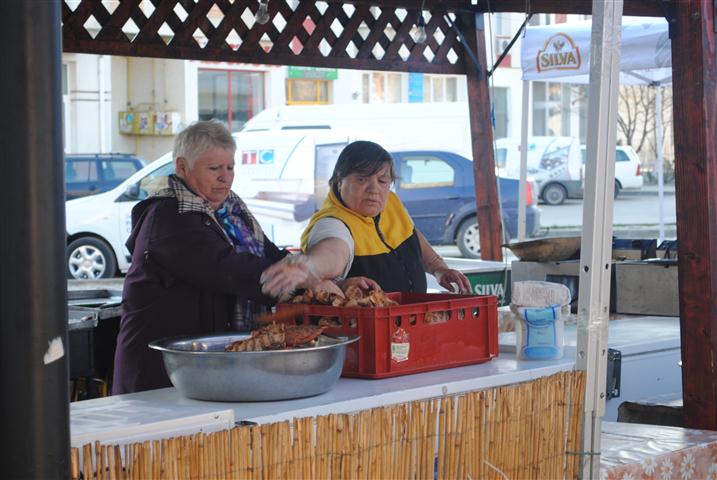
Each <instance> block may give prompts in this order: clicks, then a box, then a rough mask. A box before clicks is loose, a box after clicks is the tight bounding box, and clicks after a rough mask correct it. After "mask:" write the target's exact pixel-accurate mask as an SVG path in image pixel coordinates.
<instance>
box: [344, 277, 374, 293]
mask: <svg viewBox="0 0 717 480" xmlns="http://www.w3.org/2000/svg"><path fill="white" fill-rule="evenodd" d="M351 285H355V286H357V287H358V288H360V289H361V290H362V291H364V292H369V291H375V292H380V291H382V288H381V285H379V284H378V283H376V282H375V281H374V280H371V279H370V278H368V277H349V278H346V279H344V280H341V281H340V282H339V287H341V290H343V291H344V292H345V291H346V289H347V288H349V287H350V286H351Z"/></svg>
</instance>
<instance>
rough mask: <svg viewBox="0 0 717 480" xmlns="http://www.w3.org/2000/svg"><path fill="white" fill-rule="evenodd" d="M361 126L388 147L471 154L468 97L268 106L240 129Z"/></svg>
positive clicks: (245, 130)
mask: <svg viewBox="0 0 717 480" xmlns="http://www.w3.org/2000/svg"><path fill="white" fill-rule="evenodd" d="M297 129H358V130H361V131H366V132H374V133H376V134H379V135H381V136H383V137H384V142H383V143H382V144H381V145H382V146H383V147H384V148H386V149H388V150H447V151H452V152H457V153H461V154H463V155H464V156H467V157H468V158H472V155H470V152H471V136H470V123H469V119H468V104H467V103H466V102H428V103H423V102H419V103H383V104H375V103H369V104H350V105H342V104H334V105H289V106H280V107H274V108H267V109H266V110H263V111H261V112H259V113H258V114H256V115H255V116H253V117H252V118H251V119H249V121H247V122H246V124H245V125H244V127H243V128H242V132H257V131H264V130H274V131H276V130H297Z"/></svg>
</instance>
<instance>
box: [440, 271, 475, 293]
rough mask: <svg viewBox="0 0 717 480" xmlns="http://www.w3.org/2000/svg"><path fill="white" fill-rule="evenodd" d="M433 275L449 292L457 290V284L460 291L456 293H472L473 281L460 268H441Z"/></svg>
mask: <svg viewBox="0 0 717 480" xmlns="http://www.w3.org/2000/svg"><path fill="white" fill-rule="evenodd" d="M433 276H434V277H436V280H438V283H439V284H440V285H441V286H442V287H443V288H445V289H446V290H448V291H449V292H455V290H456V289H455V287H454V285H455V286H457V287H458V291H457V292H455V293H462V294H464V295H470V293H471V282H470V281H469V280H468V278H467V277H466V276H465V275H463V274H462V273H461V272H459V271H458V270H451V269H450V268H445V269H439V270H436V271H435V272H434V273H433Z"/></svg>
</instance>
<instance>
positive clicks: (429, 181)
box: [391, 150, 540, 258]
mask: <svg viewBox="0 0 717 480" xmlns="http://www.w3.org/2000/svg"><path fill="white" fill-rule="evenodd" d="M391 155H392V156H393V158H394V162H395V164H396V170H397V174H398V176H399V179H398V181H397V182H396V194H397V195H398V196H399V197H400V198H401V200H402V201H403V203H404V205H405V206H406V208H407V209H408V212H409V213H410V214H411V217H412V218H413V221H414V223H415V225H416V227H418V229H419V230H420V231H421V232H423V234H424V235H425V236H426V238H427V239H428V241H429V242H430V243H431V244H433V245H452V244H454V243H455V244H457V245H458V248H459V249H460V251H461V253H462V254H463V256H465V257H469V258H478V257H479V256H480V255H479V250H480V242H479V236H478V223H477V220H476V202H475V184H474V181H473V162H471V161H470V160H468V159H467V158H465V157H462V156H460V155H458V154H455V153H451V152H444V151H424V150H421V151H397V152H391ZM498 185H499V187H500V198H501V203H502V215H503V224H504V226H505V230H506V236H507V237H509V238H514V237H517V235H518V188H519V181H518V180H517V179H513V178H504V177H499V178H498ZM527 190H528V191H527V192H526V193H527V194H526V199H527V208H526V223H527V225H526V235H527V236H529V237H533V236H535V235H537V233H538V231H539V230H540V209H538V207H537V205H536V204H537V201H536V198H535V195H534V193H533V192H534V191H535V190H534V188H533V185H532V182H529V183H528V184H527Z"/></svg>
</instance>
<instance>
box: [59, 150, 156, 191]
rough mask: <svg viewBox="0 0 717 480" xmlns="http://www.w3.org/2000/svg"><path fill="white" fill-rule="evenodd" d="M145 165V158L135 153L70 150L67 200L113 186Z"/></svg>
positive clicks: (66, 185) (67, 170)
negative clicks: (79, 152) (74, 151)
mask: <svg viewBox="0 0 717 480" xmlns="http://www.w3.org/2000/svg"><path fill="white" fill-rule="evenodd" d="M144 166H145V161H144V160H142V159H140V158H138V157H136V156H134V155H131V154H123V153H89V154H68V155H66V156H65V200H71V199H73V198H79V197H84V196H87V195H94V194H96V193H102V192H106V191H108V190H112V189H113V188H115V187H116V186H117V185H119V184H120V183H122V182H123V181H125V179H127V178H129V177H130V176H131V175H132V174H134V172H136V171H138V170H141V169H142V167H144Z"/></svg>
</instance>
